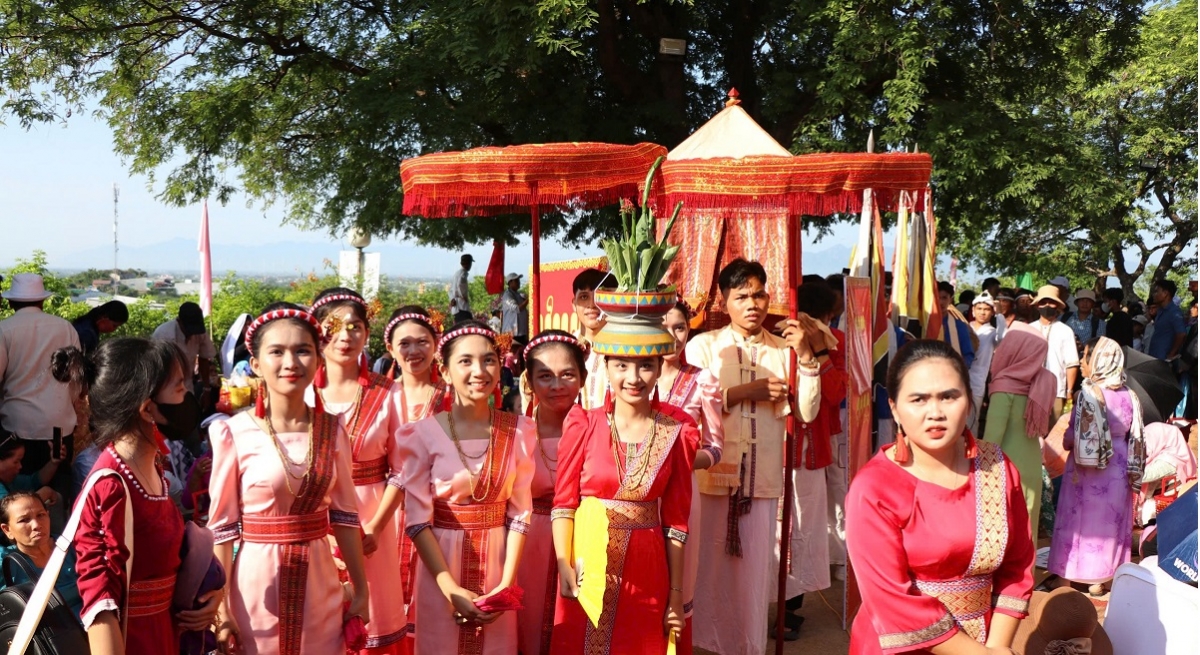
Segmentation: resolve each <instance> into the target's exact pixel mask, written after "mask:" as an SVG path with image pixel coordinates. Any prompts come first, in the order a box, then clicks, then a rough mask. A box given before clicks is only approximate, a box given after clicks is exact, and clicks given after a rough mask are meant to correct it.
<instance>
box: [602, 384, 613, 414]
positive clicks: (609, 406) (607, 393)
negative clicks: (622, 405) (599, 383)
mask: <svg viewBox="0 0 1200 655" xmlns="http://www.w3.org/2000/svg"><path fill="white" fill-rule="evenodd" d="M615 410H616V404H615V403H614V402H613V395H612V387H606V388H605V389H604V413H605V414H609V415H612V413H613V412H614V411H615Z"/></svg>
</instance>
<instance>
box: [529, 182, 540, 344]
mask: <svg viewBox="0 0 1200 655" xmlns="http://www.w3.org/2000/svg"><path fill="white" fill-rule="evenodd" d="M539 213H540V212H539V211H538V206H537V205H536V204H534V205H530V207H529V214H530V218H531V219H532V222H533V225H532V228H531V229H530V233H531V234H532V236H533V274H532V275H530V276H529V296H530V303H529V305H530V312H529V318H530V320H531V321H532V322H533V325H532V326H530V328H529V336H530V338H532V337H534V336H535V335H537V334H538V333H539V332H541V331H542V321H541V316H542V296H541V295H540V293H541V289H542V220H541V216H540V215H539Z"/></svg>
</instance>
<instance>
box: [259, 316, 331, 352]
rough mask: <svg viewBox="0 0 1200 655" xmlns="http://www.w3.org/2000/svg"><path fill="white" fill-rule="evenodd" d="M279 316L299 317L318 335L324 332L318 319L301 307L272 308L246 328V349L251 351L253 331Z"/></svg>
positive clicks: (277, 318)
mask: <svg viewBox="0 0 1200 655" xmlns="http://www.w3.org/2000/svg"><path fill="white" fill-rule="evenodd" d="M281 318H296V319H300V320H301V321H304V322H306V323H308V324H309V325H311V326H313V327H314V328H316V330H317V335H318V336H320V335H323V334H324V331H323V330H322V329H321V322H320V321H318V320H317V318H316V317H315V316H313V315H312V314H310V313H308V312H306V311H304V310H303V309H274V310H271V311H269V312H267V313H265V314H263V315H262V316H259V317H258V318H256V319H254V321H253V322H251V323H250V326H249V327H247V328H246V349H247V350H251V351H252V350H253V347H252V346H251V345H250V342H251V341H253V340H254V333H255V332H258V330H259V328H261V327H262V326H264V325H266V324H267V323H270V322H271V321H275V320H279V319H281Z"/></svg>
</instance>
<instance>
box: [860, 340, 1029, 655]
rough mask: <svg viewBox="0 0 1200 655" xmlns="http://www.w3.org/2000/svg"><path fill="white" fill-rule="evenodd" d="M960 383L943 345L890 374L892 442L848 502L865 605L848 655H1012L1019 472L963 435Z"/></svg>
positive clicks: (1023, 528)
mask: <svg viewBox="0 0 1200 655" xmlns="http://www.w3.org/2000/svg"><path fill="white" fill-rule="evenodd" d="M969 380H970V377H969V374H968V371H967V367H966V364H965V363H964V362H963V360H962V357H960V356H959V355H958V354H957V353H955V352H954V350H953V349H951V347H950V346H949V345H948V344H946V343H945V342H942V341H932V340H918V341H912V342H909V343H908V344H906V345H905V346H904V347H903V348H901V349H900V351H899V352H898V353H897V354H896V357H895V359H893V360H892V363H891V366H890V367H889V369H888V376H887V389H888V397H889V404H890V405H891V409H892V415H893V416H894V417H895V419H896V423H897V426H896V428H897V429H896V443H895V444H894V445H890V446H886V447H884V448H883V449H882V450H880V452H879V453H878V454H877V455H875V457H873V458H872V459H871V460H870V461H869V462H868V463H867V465H866V466H864V467H863V469H862V470H861V471H859V472H858V474H857V475H856V476H855V477H854V479H853V480H852V481H851V483H850V492H849V495H848V496H847V499H846V546H847V549H848V550H849V554H850V563H851V564H852V565H853V567H854V572H855V574H856V577H857V580H858V587H859V590H860V591H861V593H862V598H863V605H862V609H861V610H860V611H859V613H858V616H857V617H856V618H855V620H854V627H853V629H852V631H851V633H850V652H851V654H852V655H866V654H868V653H869V654H876V653H889V654H890V653H934V654H935V655H1013V651H1012V648H1011V646H1012V641H1013V636H1014V635H1015V633H1016V630H1017V623H1018V622H1019V621H1020V619H1022V618H1024V617H1025V616H1026V614H1027V613H1028V608H1029V598H1030V596H1031V595H1032V593H1033V577H1032V571H1033V556H1034V552H1033V539H1032V538H1031V537H1030V534H1029V517H1028V514H1027V512H1026V509H1025V497H1024V495H1023V494H1022V492H1021V481H1020V477H1019V475H1018V473H1017V469H1016V467H1015V466H1013V464H1012V462H1010V461H1009V460H1008V458H1006V457H1005V456H1004V454H1003V453H1002V452H1001V451H1000V447H999V446H996V445H995V444H991V443H988V442H985V441H979V442H977V441H976V440H975V437H974V436H973V435H971V433H970V431H969V430H967V427H966V426H967V417H968V416H969V414H970V411H971V392H970V388H971V387H970V382H969Z"/></svg>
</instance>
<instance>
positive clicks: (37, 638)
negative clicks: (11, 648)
mask: <svg viewBox="0 0 1200 655" xmlns="http://www.w3.org/2000/svg"><path fill="white" fill-rule="evenodd" d="M14 568H15V569H20V570H21V571H22V572H24V573H25V577H26V578H27V579H28V582H21V583H19V584H18V583H16V581H15V577H14V575H13V573H14ZM35 569H36V567H35V566H34V564H33V561H32V560H30V559H29V557H28V556H27V555H25V554H24V553H21V552H14V553H10V554H8V555H5V556H4V561H3V563H0V571H2V573H3V577H4V585H5V586H4V589H0V643H11V642H12V641H13V637H14V635H15V634H16V631H17V624H18V623H19V622H20V620H21V616H22V615H24V614H25V609H26V606H27V605H28V604H29V598H30V596H32V595H33V590H34V587H36V586H37V582H38V574H37V573H36V572H35ZM88 650H89V646H88V638H87V633H86V632H84V630H83V625H82V624H80V623H79V619H77V618H75V612H73V611H71V607H70V606H69V605H67V603H66V601H64V600H63V597H62V596H61V595H60V594H59V593H58V592H57V591H54V592H53V593H52V594H51V595H50V601H49V603H48V604H47V605H46V611H45V613H44V614H42V620H41V621H40V622H38V626H37V632H36V633H35V634H34V635H33V641H32V642H31V643H30V644H29V647H28V649H27V650H26V651H25V652H26V653H28V654H29V655H60V654H61V655H67V654H68V653H87V652H88Z"/></svg>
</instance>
